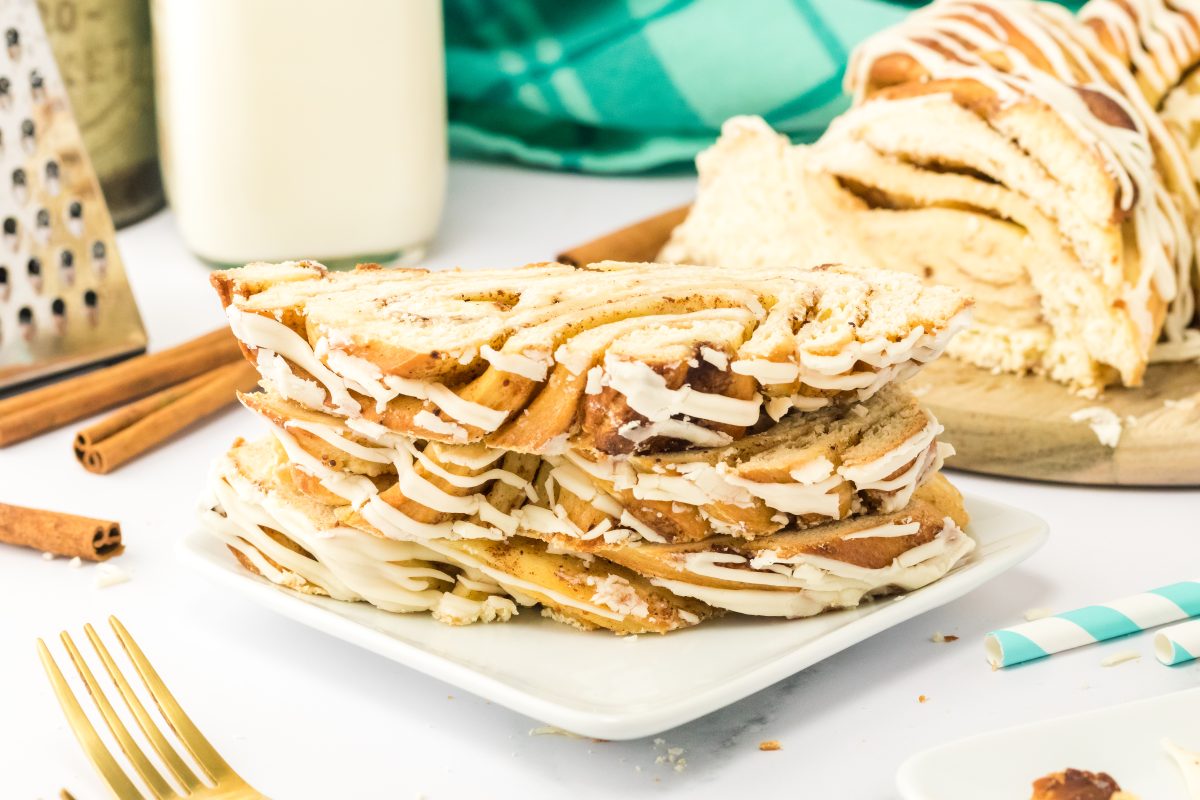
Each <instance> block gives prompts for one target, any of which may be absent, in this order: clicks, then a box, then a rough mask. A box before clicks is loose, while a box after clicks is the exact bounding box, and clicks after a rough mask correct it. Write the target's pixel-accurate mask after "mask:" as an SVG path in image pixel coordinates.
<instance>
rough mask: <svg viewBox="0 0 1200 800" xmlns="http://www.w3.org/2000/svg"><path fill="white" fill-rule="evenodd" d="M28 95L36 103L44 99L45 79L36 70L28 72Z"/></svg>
mask: <svg viewBox="0 0 1200 800" xmlns="http://www.w3.org/2000/svg"><path fill="white" fill-rule="evenodd" d="M29 93H30V94H31V95H33V99H34V100H36V101H38V102H41V101H42V100H45V99H46V79H45V78H44V77H42V73H41V72H39V71H38V70H36V69H34V70H30V71H29Z"/></svg>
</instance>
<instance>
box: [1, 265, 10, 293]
mask: <svg viewBox="0 0 1200 800" xmlns="http://www.w3.org/2000/svg"><path fill="white" fill-rule="evenodd" d="M8 291H9V285H8V267H6V266H3V265H0V302H3V301H6V300H8Z"/></svg>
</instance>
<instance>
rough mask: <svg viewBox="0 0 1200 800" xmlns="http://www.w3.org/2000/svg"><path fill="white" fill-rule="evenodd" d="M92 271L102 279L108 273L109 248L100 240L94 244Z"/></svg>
mask: <svg viewBox="0 0 1200 800" xmlns="http://www.w3.org/2000/svg"><path fill="white" fill-rule="evenodd" d="M92 270H93V271H94V272H95V273H96V274H97V275H99V276H100V277H102V278H103V277H104V273H105V272H107V271H108V247H107V246H106V245H105V244H104V242H102V241H100V240H99V239H97V240H96V241H94V242H92Z"/></svg>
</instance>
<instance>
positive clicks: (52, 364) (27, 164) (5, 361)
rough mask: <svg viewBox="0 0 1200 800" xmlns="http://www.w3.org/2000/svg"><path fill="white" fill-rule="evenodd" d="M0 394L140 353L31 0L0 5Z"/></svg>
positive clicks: (142, 339)
mask: <svg viewBox="0 0 1200 800" xmlns="http://www.w3.org/2000/svg"><path fill="white" fill-rule="evenodd" d="M0 37H2V38H0V48H3V49H0V388H4V387H7V386H11V385H14V384H17V383H21V382H24V381H28V380H32V379H34V378H39V377H42V376H45V375H49V374H51V373H54V372H60V371H62V370H67V369H71V368H74V367H79V366H83V365H86V364H91V363H94V362H97V361H103V360H106V359H112V358H116V357H119V356H122V355H127V354H129V353H134V352H137V351H139V350H142V349H144V348H145V346H146V332H145V330H144V329H143V328H142V320H141V316H140V315H139V314H138V310H137V305H136V304H135V303H134V299H133V294H132V292H130V289H129V284H128V283H127V282H126V279H125V270H124V269H123V267H122V265H121V258H120V255H118V253H117V248H116V244H115V241H114V237H113V224H112V219H111V218H110V217H109V213H108V208H107V207H106V206H105V204H104V197H103V195H102V194H101V192H100V184H99V181H97V179H96V174H95V172H93V170H92V165H91V162H90V161H89V160H88V157H87V153H86V152H84V148H83V139H82V138H81V137H80V134H79V128H78V127H77V126H76V124H75V119H74V117H73V116H72V114H71V106H70V103H69V102H68V101H67V93H66V90H65V89H64V87H63V83H62V80H61V78H60V76H59V72H58V68H57V66H56V65H55V63H54V56H53V54H52V52H51V50H50V44H49V41H48V40H47V38H46V31H45V29H44V28H43V27H42V21H41V17H40V16H39V14H38V8H37V4H36V2H35V0H0Z"/></svg>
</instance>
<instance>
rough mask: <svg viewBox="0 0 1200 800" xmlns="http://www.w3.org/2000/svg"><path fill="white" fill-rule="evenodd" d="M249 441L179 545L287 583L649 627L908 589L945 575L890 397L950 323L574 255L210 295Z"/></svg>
mask: <svg viewBox="0 0 1200 800" xmlns="http://www.w3.org/2000/svg"><path fill="white" fill-rule="evenodd" d="M213 282H214V285H215V286H216V287H217V289H218V292H219V294H220V296H221V300H222V302H223V304H224V305H225V307H226V313H227V316H228V319H229V322H230V326H231V328H232V330H233V332H234V334H235V335H236V336H237V337H238V339H239V340H240V341H241V343H242V346H243V349H244V351H245V353H246V356H247V357H248V358H249V359H250V360H251V361H253V362H254V363H255V364H256V365H257V367H258V369H259V372H260V373H261V376H262V388H263V390H262V391H261V392H255V393H251V394H247V395H244V396H243V397H242V401H243V403H244V404H245V405H246V406H247V407H248V408H249V409H251V410H252V411H254V412H255V413H257V414H258V415H259V416H260V417H261V418H262V419H263V420H264V421H265V422H266V423H267V425H268V427H269V429H270V435H269V436H268V437H266V438H264V439H263V440H261V441H258V442H253V443H247V442H240V441H239V442H237V443H236V444H235V445H234V447H233V448H232V449H231V450H230V451H229V452H228V453H227V454H226V455H225V456H224V457H223V458H222V459H221V460H220V461H219V463H218V465H217V467H216V469H215V472H214V475H213V480H212V487H211V488H212V492H211V501H210V502H209V503H208V504H207V506H206V509H205V511H204V512H203V518H204V520H205V525H206V527H207V528H208V529H209V530H210V531H212V533H213V534H214V535H216V536H218V537H219V538H220V539H221V540H222V541H223V542H224V543H225V544H227V545H228V547H229V549H230V550H231V551H232V552H233V553H234V554H235V555H236V556H237V558H238V559H239V560H240V561H241V563H242V564H243V565H244V566H245V567H246V568H247V569H249V570H251V571H253V572H256V573H258V574H260V575H262V576H263V577H265V578H267V579H268V580H270V581H272V582H274V583H276V584H279V585H280V586H284V587H287V588H290V589H294V590H296V591H300V592H307V593H311V594H317V595H327V596H329V597H333V598H336V599H340V600H349V601H365V602H368V603H372V604H374V605H376V606H378V607H380V608H382V609H385V610H388V611H395V612H408V611H430V612H432V614H433V616H434V617H435V618H437V619H439V620H441V621H444V622H448V623H451V624H465V623H469V622H475V621H497V620H506V619H508V618H510V617H511V616H512V615H514V614H516V613H517V612H518V610H519V609H521V608H527V607H540V608H541V611H542V613H543V614H545V615H546V616H550V617H552V618H554V619H557V620H560V621H563V622H567V623H569V624H572V625H575V626H577V627H582V628H589V629H590V628H607V629H610V630H613V631H616V632H618V633H642V632H660V633H662V632H667V631H671V630H675V629H678V628H683V627H687V626H690V625H694V624H697V623H699V622H700V621H702V620H704V619H706V618H709V617H712V616H714V615H717V614H719V613H722V612H725V611H733V612H738V613H744V614H752V615H765V616H783V617H800V616H809V615H812V614H816V613H819V612H821V611H823V610H826V609H831V608H843V607H849V606H854V605H857V604H858V603H859V602H861V601H862V600H863V599H864V598H869V597H872V596H874V595H878V594H882V593H887V592H891V591H898V590H908V589H914V588H918V587H920V586H924V585H926V584H928V583H930V582H932V581H935V580H937V579H938V578H940V577H941V576H943V575H945V574H946V572H947V571H949V570H950V569H951V568H952V567H953V566H954V565H955V564H956V563H958V562H959V561H960V560H961V559H963V558H964V557H966V556H967V554H969V553H970V552H971V550H972V548H973V546H974V545H973V542H972V540H971V539H970V537H969V536H968V535H966V534H965V533H964V532H963V530H962V527H963V526H964V525H965V524H966V514H965V512H964V510H963V507H962V502H961V497H960V496H959V495H958V492H957V491H956V490H955V489H954V488H953V487H952V486H951V485H950V484H949V483H948V482H947V481H946V480H945V478H944V477H942V476H941V475H940V474H939V470H940V468H941V466H942V462H943V459H944V458H945V457H946V455H947V454H948V453H950V452H952V451H951V450H950V448H949V446H948V445H947V444H945V443H942V442H939V441H938V434H939V433H940V432H941V426H940V425H938V423H937V421H936V420H935V419H934V418H933V416H932V415H931V414H930V413H929V412H928V411H926V410H925V409H923V408H922V407H921V405H920V404H919V403H918V402H917V401H916V400H915V399H914V398H913V397H912V396H911V395H910V394H908V393H906V392H905V391H904V390H903V388H902V387H901V386H900V385H899V382H900V381H902V380H903V379H904V378H905V377H907V376H908V375H910V374H912V373H913V372H915V371H916V370H917V369H919V368H920V367H921V366H922V365H923V364H925V363H927V362H928V361H930V360H931V359H933V358H935V357H936V356H937V355H938V354H940V353H941V352H942V351H943V350H944V349H945V347H946V346H947V344H948V343H949V341H950V339H951V337H952V336H953V335H954V334H955V333H956V332H957V331H958V330H959V329H961V328H962V327H964V326H965V325H966V324H967V318H968V312H969V306H970V302H969V300H967V299H966V297H965V296H964V295H963V294H961V293H960V292H958V291H956V290H953V289H949V288H944V287H925V286H922V285H921V283H920V282H919V281H918V280H916V279H915V278H913V277H911V276H909V275H904V274H900V273H894V272H887V271H881V270H873V269H855V268H850V267H845V266H840V265H825V266H821V267H817V268H814V269H812V270H800V269H794V268H767V267H755V268H748V269H746V270H739V271H732V270H728V269H720V268H707V267H696V266H676V265H655V264H623V263H603V264H597V265H592V266H590V267H588V268H584V269H576V268H572V267H568V266H563V265H559V264H538V265H531V266H528V267H525V268H522V269H515V270H480V271H471V272H458V271H447V272H425V271H421V270H381V269H378V268H373V267H369V266H364V267H360V268H358V269H357V270H355V271H353V272H348V273H331V272H327V271H326V270H325V269H324V268H323V267H322V266H321V265H319V264H315V263H312V262H298V263H296V262H293V263H285V264H252V265H249V266H247V267H244V268H242V269H236V270H227V271H224V272H220V273H217V274H215V275H214V281H213Z"/></svg>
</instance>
